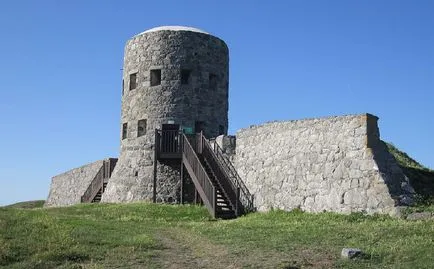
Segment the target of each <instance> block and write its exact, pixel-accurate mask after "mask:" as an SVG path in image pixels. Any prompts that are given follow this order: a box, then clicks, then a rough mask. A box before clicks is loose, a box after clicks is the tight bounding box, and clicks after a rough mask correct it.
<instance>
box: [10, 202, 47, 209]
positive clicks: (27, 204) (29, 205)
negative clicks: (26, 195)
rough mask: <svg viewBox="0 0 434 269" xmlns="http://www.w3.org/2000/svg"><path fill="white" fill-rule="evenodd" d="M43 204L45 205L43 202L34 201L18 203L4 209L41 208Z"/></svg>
mask: <svg viewBox="0 0 434 269" xmlns="http://www.w3.org/2000/svg"><path fill="white" fill-rule="evenodd" d="M44 203H45V201H44V200H35V201H26V202H19V203H16V204H12V205H8V206H6V207H10V208H41V207H43V206H44Z"/></svg>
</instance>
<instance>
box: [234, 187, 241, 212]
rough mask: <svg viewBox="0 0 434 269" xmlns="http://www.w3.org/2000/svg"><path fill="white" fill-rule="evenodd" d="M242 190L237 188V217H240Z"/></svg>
mask: <svg viewBox="0 0 434 269" xmlns="http://www.w3.org/2000/svg"><path fill="white" fill-rule="evenodd" d="M239 204H240V188H237V200H236V202H235V216H237V217H238V216H239V215H240V211H239V209H240V205H239Z"/></svg>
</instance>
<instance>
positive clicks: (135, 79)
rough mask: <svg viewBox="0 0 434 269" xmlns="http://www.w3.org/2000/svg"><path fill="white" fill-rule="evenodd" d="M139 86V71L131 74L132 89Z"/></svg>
mask: <svg viewBox="0 0 434 269" xmlns="http://www.w3.org/2000/svg"><path fill="white" fill-rule="evenodd" d="M135 88H137V73H134V74H131V75H130V91H132V90H134V89H135Z"/></svg>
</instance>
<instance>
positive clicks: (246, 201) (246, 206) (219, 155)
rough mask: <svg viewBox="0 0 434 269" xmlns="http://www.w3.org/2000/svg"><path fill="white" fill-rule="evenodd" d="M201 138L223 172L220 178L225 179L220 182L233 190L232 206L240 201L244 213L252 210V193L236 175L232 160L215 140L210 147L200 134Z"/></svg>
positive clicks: (235, 205)
mask: <svg viewBox="0 0 434 269" xmlns="http://www.w3.org/2000/svg"><path fill="white" fill-rule="evenodd" d="M202 140H203V142H202V145H204V148H207V149H209V150H210V151H211V152H212V154H210V157H212V158H214V159H215V161H216V162H217V163H218V164H219V166H218V168H219V169H222V174H224V176H222V179H223V180H226V181H227V182H222V184H225V185H230V186H231V188H232V190H233V193H234V194H233V195H234V196H235V197H236V199H235V200H234V201H233V205H234V207H235V208H237V207H238V206H239V205H238V203H239V202H240V203H241V205H240V206H241V207H242V209H243V211H245V212H246V213H247V212H251V211H254V210H255V208H254V205H253V199H254V197H253V195H252V194H251V193H250V192H249V190H248V189H247V187H246V185H245V184H244V182H243V180H242V179H241V177H240V176H239V175H238V173H237V171H236V169H235V167H234V166H233V165H232V162H231V161H229V159H228V158H227V157H226V156H225V155H224V154H223V150H222V148H221V147H220V146H219V145H218V144H217V142H215V143H214V147H212V146H211V144H210V143H209V141H208V140H207V139H206V138H205V137H204V136H202Z"/></svg>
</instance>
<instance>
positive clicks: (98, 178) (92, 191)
mask: <svg viewBox="0 0 434 269" xmlns="http://www.w3.org/2000/svg"><path fill="white" fill-rule="evenodd" d="M104 171H105V161H103V165H102V166H101V168H100V169H99V170H98V173H97V174H96V175H95V177H94V178H93V180H92V182H91V183H90V185H89V187H88V188H87V190H86V191H85V192H84V194H83V195H82V196H81V202H82V203H90V202H92V199H93V197H95V195H96V194H97V193H98V191H99V190H100V189H101V188H102V187H103V185H104Z"/></svg>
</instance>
